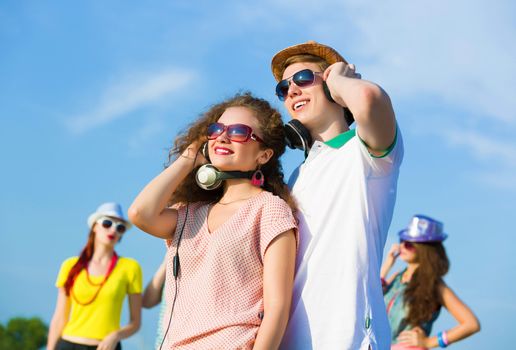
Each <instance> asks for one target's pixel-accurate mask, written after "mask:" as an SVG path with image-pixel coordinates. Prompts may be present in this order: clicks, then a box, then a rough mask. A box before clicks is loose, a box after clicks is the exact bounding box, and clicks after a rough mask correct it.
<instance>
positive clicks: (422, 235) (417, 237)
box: [398, 215, 448, 243]
mask: <svg viewBox="0 0 516 350" xmlns="http://www.w3.org/2000/svg"><path fill="white" fill-rule="evenodd" d="M398 235H399V236H400V240H402V241H409V242H421V243H424V242H442V241H444V240H445V239H446V238H447V237H448V235H447V234H446V233H444V232H443V223H442V222H440V221H437V220H435V219H432V218H431V217H428V216H425V215H414V216H413V217H412V220H411V221H410V223H409V225H408V227H407V228H406V229H404V230H402V231H400V232H399V233H398Z"/></svg>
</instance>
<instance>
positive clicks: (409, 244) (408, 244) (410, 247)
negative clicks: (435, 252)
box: [400, 241, 416, 251]
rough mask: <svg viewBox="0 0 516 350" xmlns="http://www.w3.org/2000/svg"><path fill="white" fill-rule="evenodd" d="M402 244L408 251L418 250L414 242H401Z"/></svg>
mask: <svg viewBox="0 0 516 350" xmlns="http://www.w3.org/2000/svg"><path fill="white" fill-rule="evenodd" d="M400 244H402V245H403V246H404V247H405V249H406V250H410V251H414V250H416V246H415V245H414V243H412V242H409V241H400Z"/></svg>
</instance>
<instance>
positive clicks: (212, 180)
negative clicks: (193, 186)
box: [195, 164, 222, 190]
mask: <svg viewBox="0 0 516 350" xmlns="http://www.w3.org/2000/svg"><path fill="white" fill-rule="evenodd" d="M218 174H219V171H218V169H217V168H215V167H214V166H213V165H211V164H204V165H203V166H201V167H200V168H199V169H198V170H197V173H196V174H195V182H197V185H199V187H201V188H202V189H205V190H214V189H216V188H218V187H219V186H220V185H221V184H222V180H220V179H219V177H218Z"/></svg>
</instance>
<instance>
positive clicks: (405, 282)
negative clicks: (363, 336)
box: [380, 215, 480, 350]
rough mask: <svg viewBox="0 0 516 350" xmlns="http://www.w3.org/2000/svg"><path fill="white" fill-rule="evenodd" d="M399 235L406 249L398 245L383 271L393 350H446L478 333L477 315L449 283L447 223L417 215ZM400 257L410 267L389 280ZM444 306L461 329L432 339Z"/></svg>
mask: <svg viewBox="0 0 516 350" xmlns="http://www.w3.org/2000/svg"><path fill="white" fill-rule="evenodd" d="M399 236H400V244H393V246H392V247H391V249H390V251H389V253H388V254H387V258H386V259H385V262H384V264H383V266H382V269H381V272H380V274H381V278H382V285H383V289H384V298H385V305H386V306H387V314H388V317H389V323H390V326H391V332H392V347H391V349H393V350H394V349H396V350H402V349H413V350H416V349H427V348H434V347H441V348H445V347H447V346H448V345H449V344H451V343H454V342H457V341H459V340H461V339H464V338H466V337H468V336H470V335H472V334H473V333H476V332H478V331H479V330H480V323H479V322H478V319H477V318H476V316H475V315H474V314H473V312H472V311H471V309H470V308H469V307H468V306H467V305H466V304H464V303H463V302H462V301H461V300H460V299H459V297H457V295H455V293H454V292H453V291H452V290H451V289H450V288H449V287H448V286H447V285H446V283H445V282H444V280H443V276H444V275H445V274H446V273H447V272H448V268H449V266H450V263H449V260H448V256H447V255H446V251H445V249H444V246H443V244H442V242H443V241H444V240H445V239H446V237H447V235H446V234H445V233H444V232H443V224H442V223H441V222H439V221H437V220H434V219H432V218H430V217H427V216H423V215H415V216H414V217H413V218H412V220H411V222H410V224H409V226H408V228H407V229H405V230H402V231H400V232H399ZM398 256H399V257H400V258H401V259H402V260H403V261H404V262H406V263H407V267H406V268H405V269H404V270H402V271H399V272H397V273H395V274H393V275H392V276H391V277H390V278H389V279H387V280H386V276H387V274H388V273H389V271H390V269H391V268H392V266H393V265H394V262H395V261H396V258H397V257H398ZM441 306H444V307H445V308H446V309H447V310H448V311H449V312H450V314H451V315H452V316H453V317H454V318H455V319H456V320H457V322H458V325H457V326H455V327H453V328H451V329H449V330H443V331H439V332H437V334H436V335H435V336H430V333H431V330H432V324H433V323H434V321H435V320H436V319H437V317H438V316H439V313H440V311H441Z"/></svg>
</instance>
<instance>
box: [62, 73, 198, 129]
mask: <svg viewBox="0 0 516 350" xmlns="http://www.w3.org/2000/svg"><path fill="white" fill-rule="evenodd" d="M195 76H196V75H195V73H193V72H191V71H186V70H176V69H167V70H162V71H160V72H154V73H151V74H148V73H147V74H142V73H132V74H129V75H127V76H124V77H122V78H120V79H117V81H116V82H114V83H113V84H111V85H110V86H107V87H106V88H104V91H103V93H102V94H101V96H100V97H99V100H98V102H97V103H96V106H95V107H94V108H92V109H91V110H90V111H88V112H86V113H84V114H80V115H76V116H73V117H71V118H70V119H68V120H67V121H66V125H67V127H68V129H69V130H71V131H72V132H75V133H83V132H86V131H88V130H91V129H93V128H96V127H99V126H102V125H104V124H107V123H110V122H112V121H114V120H116V119H119V118H122V117H124V116H127V115H128V114H129V113H131V112H133V111H135V110H137V109H138V108H141V107H143V106H146V105H149V104H151V103H156V102H157V101H159V100H161V99H163V98H165V97H168V96H170V95H171V94H173V93H177V92H179V91H180V90H182V89H183V88H184V87H186V86H187V85H188V84H190V83H191V82H192V81H193V80H194V79H195Z"/></svg>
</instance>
